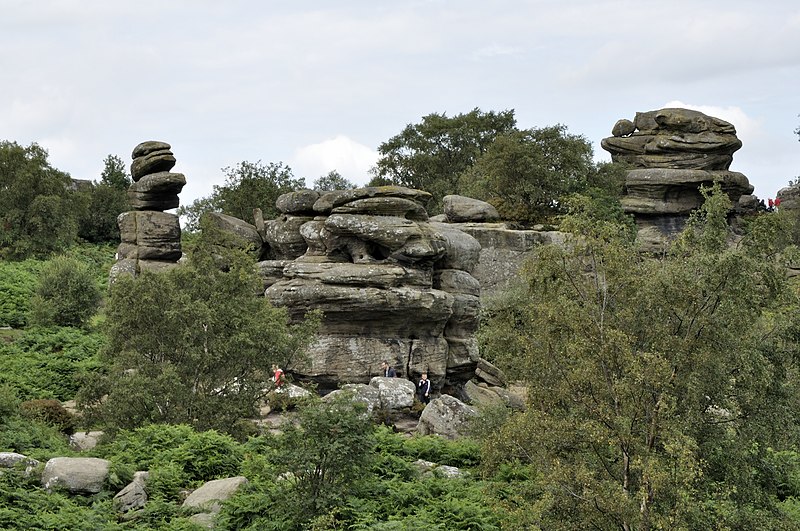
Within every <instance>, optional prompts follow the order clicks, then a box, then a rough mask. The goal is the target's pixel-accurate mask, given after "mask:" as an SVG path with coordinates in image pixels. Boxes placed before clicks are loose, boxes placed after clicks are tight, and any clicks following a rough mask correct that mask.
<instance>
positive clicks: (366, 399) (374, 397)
mask: <svg viewBox="0 0 800 531" xmlns="http://www.w3.org/2000/svg"><path fill="white" fill-rule="evenodd" d="M340 395H347V396H349V397H350V398H351V399H352V400H353V402H361V403H362V404H364V405H366V407H367V414H368V415H371V414H372V412H373V411H376V410H378V409H380V407H381V397H380V390H379V389H378V388H377V387H373V386H371V385H367V384H345V385H343V386H342V388H341V389H337V390H335V391H331V392H330V393H328V394H327V395H325V396H324V397H322V400H323V401H329V400H333V399H334V398H335V397H337V396H340Z"/></svg>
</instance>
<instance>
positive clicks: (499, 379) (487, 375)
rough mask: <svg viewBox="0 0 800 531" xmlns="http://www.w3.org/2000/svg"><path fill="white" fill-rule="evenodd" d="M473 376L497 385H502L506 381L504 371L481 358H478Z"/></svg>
mask: <svg viewBox="0 0 800 531" xmlns="http://www.w3.org/2000/svg"><path fill="white" fill-rule="evenodd" d="M475 377H476V378H478V379H479V380H482V381H484V382H486V383H487V384H489V385H493V386H497V387H504V386H505V385H506V384H507V383H508V380H507V379H506V375H505V373H504V372H503V371H502V370H500V369H499V368H497V367H495V366H494V365H493V364H492V363H490V362H488V361H486V360H485V359H483V358H480V359H478V366H477V367H476V368H475Z"/></svg>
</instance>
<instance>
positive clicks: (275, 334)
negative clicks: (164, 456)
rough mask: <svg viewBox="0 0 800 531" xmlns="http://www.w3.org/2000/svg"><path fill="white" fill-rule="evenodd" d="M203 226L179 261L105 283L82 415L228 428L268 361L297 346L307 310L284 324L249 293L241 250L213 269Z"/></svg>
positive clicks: (308, 325) (249, 276)
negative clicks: (95, 367) (186, 257)
mask: <svg viewBox="0 0 800 531" xmlns="http://www.w3.org/2000/svg"><path fill="white" fill-rule="evenodd" d="M212 232H213V228H211V227H209V228H207V229H206V230H205V231H204V235H203V237H202V238H201V239H200V241H199V242H198V244H197V246H196V248H195V250H194V251H193V253H192V256H191V259H190V261H189V263H188V264H186V265H183V266H181V267H177V268H174V269H172V270H170V271H167V272H161V273H146V272H145V273H143V274H142V275H141V276H139V277H137V278H130V277H122V278H120V279H118V280H117V281H116V282H115V283H114V285H113V287H112V290H111V296H110V298H109V301H108V304H107V308H106V327H105V332H106V335H107V336H108V346H107V348H106V349H104V351H103V352H101V358H102V359H103V361H104V362H105V363H106V364H107V365H108V370H107V372H106V373H105V374H104V375H102V376H100V377H97V376H95V377H93V379H92V380H91V381H90V382H87V386H86V387H85V388H84V389H83V391H82V394H81V401H82V403H83V404H84V406H85V407H86V409H87V414H89V416H90V418H92V419H94V420H96V421H100V422H102V423H104V424H105V425H106V426H107V427H108V428H109V429H112V430H113V429H118V428H133V427H136V426H140V425H142V424H146V423H152V422H168V423H187V424H191V425H193V426H195V427H197V428H198V429H209V428H215V429H220V430H223V431H227V432H230V431H231V430H233V429H234V428H235V426H236V423H237V421H238V420H239V419H241V418H243V417H247V416H249V415H252V414H254V408H255V406H256V402H257V400H258V399H260V398H262V397H263V396H264V395H265V393H266V392H267V391H268V390H269V385H268V382H269V381H270V377H271V374H270V371H269V368H270V364H272V363H279V364H282V365H285V364H287V363H289V362H290V361H291V360H292V359H295V358H296V357H299V356H302V352H303V350H304V348H305V346H306V344H307V343H308V342H309V341H310V340H311V338H312V337H313V333H314V331H315V328H316V323H317V319H316V317H315V316H311V317H310V318H309V319H307V320H306V321H304V322H303V323H301V324H297V325H290V324H289V317H288V314H287V312H286V310H285V309H278V308H274V307H272V306H271V305H270V303H269V302H268V301H267V300H266V299H265V298H263V297H258V296H256V293H257V292H258V290H259V288H260V286H261V285H260V281H259V279H258V278H257V277H256V275H255V270H254V267H253V262H252V259H250V258H248V257H247V255H246V254H245V253H244V252H237V251H230V254H229V256H227V257H226V258H225V260H226V263H227V264H228V268H227V269H226V270H225V271H221V270H220V269H219V268H218V267H217V262H216V261H215V255H217V254H218V253H219V252H221V251H220V250H219V249H218V248H214V250H212V249H211V248H210V247H209V245H210V244H207V241H210V240H207V239H206V234H210V233H212ZM217 237H218V236H217ZM198 279H202V281H198ZM104 396H107V398H103V397H104Z"/></svg>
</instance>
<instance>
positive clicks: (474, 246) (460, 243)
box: [430, 223, 481, 273]
mask: <svg viewBox="0 0 800 531" xmlns="http://www.w3.org/2000/svg"><path fill="white" fill-rule="evenodd" d="M430 225H431V226H432V228H433V229H434V230H435V231H436V232H437V233H438V234H439V235H440V236H441V238H442V239H443V241H444V245H445V252H444V255H443V256H442V258H441V259H439V260H438V261H437V262H436V264H435V268H436V269H460V270H461V271H466V272H467V273H470V272H472V270H473V269H475V266H476V265H477V264H478V259H479V258H480V252H481V244H480V243H478V240H476V239H475V238H473V237H472V236H470V235H469V234H467V233H466V232H464V231H461V230H459V229H458V228H456V227H453V226H452V225H449V224H447V223H431V224H430Z"/></svg>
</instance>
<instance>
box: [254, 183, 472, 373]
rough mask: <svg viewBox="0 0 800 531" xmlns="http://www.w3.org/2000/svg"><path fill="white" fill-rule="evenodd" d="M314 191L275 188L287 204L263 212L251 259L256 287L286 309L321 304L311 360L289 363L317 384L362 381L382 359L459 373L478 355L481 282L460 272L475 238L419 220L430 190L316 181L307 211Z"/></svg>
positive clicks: (411, 369) (414, 369) (406, 368)
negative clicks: (326, 185)
mask: <svg viewBox="0 0 800 531" xmlns="http://www.w3.org/2000/svg"><path fill="white" fill-rule="evenodd" d="M314 193H316V192H314ZM314 193H311V192H309V191H301V192H294V193H292V194H286V195H285V196H281V197H280V198H279V199H278V201H277V205H278V206H279V209H280V210H282V211H283V212H285V213H286V214H285V215H284V216H282V217H280V218H278V219H277V220H273V221H265V222H264V226H265V232H266V239H267V240H268V244H269V247H270V249H271V253H272V256H271V258H274V260H269V261H266V263H265V262H262V263H261V264H260V265H259V269H260V270H261V271H262V272H263V276H264V279H265V280H264V284H265V286H268V287H267V289H266V292H265V294H266V296H267V298H269V299H270V301H272V302H273V303H274V304H277V305H280V306H285V307H287V308H288V309H289V312H290V314H291V315H292V316H293V317H294V318H302V316H303V315H305V313H306V312H308V311H309V310H313V309H320V310H322V312H323V314H324V318H323V323H322V329H321V331H320V335H319V339H318V340H317V342H316V343H315V344H314V345H313V347H312V349H311V355H310V359H308V360H306V361H303V362H297V363H295V364H294V365H293V366H292V367H290V369H291V370H292V371H293V372H295V373H296V374H298V375H299V376H301V377H306V378H311V379H314V380H316V381H317V382H318V383H320V384H321V385H322V386H323V387H326V386H330V387H334V386H335V385H337V384H339V383H342V382H361V383H366V382H369V381H370V378H371V377H372V376H373V375H375V374H377V373H378V371H379V366H380V362H381V361H382V360H387V361H388V362H389V364H391V365H392V366H394V367H395V368H397V370H398V372H399V374H402V375H404V376H406V377H407V378H412V379H414V378H418V377H419V375H420V374H421V373H422V372H427V373H428V375H429V377H430V378H431V380H432V381H433V382H434V383H435V384H436V385H441V384H443V383H444V382H445V380H461V381H465V380H467V379H469V378H470V377H471V376H472V375H473V373H474V369H475V366H476V365H477V361H478V354H477V342H476V341H475V338H474V333H475V331H476V329H477V324H478V321H477V315H478V311H479V308H480V303H479V299H478V295H479V293H480V285H479V284H478V282H477V281H476V280H475V279H474V278H473V277H472V276H471V275H470V272H471V271H472V270H473V269H474V267H475V265H476V264H477V261H478V257H479V253H480V245H479V244H478V242H477V241H476V240H475V239H474V238H472V237H471V236H469V235H467V234H465V233H463V232H461V231H459V230H457V229H454V228H453V227H450V226H447V225H445V224H438V223H430V222H428V214H427V212H426V210H425V206H424V203H425V202H427V200H428V199H430V194H427V193H426V192H422V191H420V190H411V189H408V188H402V187H397V186H384V187H369V188H361V189H356V190H337V191H333V192H327V193H323V194H322V195H320V196H319V197H318V198H317V199H316V201H315V202H314V203H313V205H312V206H311V208H310V210H312V211H313V213H314V214H315V217H313V218H312V217H308V216H303V214H307V213H308V212H309V203H310V200H311V199H312V198H313V197H314V195H313V194H314ZM289 260H290V261H289ZM279 268H280V274H281V277H280V278H277V273H278V270H279ZM434 279H435V280H434Z"/></svg>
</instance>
